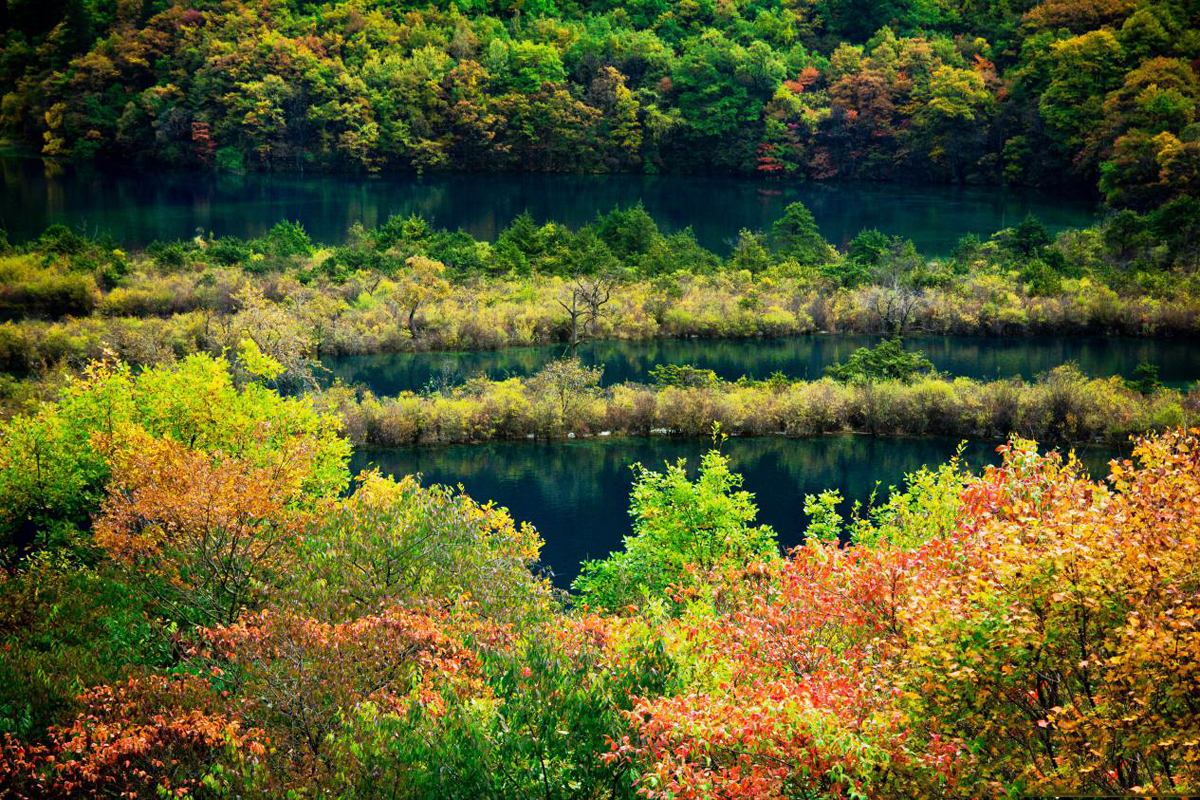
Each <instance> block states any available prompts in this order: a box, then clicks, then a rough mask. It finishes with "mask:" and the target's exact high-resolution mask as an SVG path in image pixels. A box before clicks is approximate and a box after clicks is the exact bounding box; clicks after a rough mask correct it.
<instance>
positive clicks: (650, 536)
mask: <svg viewBox="0 0 1200 800" xmlns="http://www.w3.org/2000/svg"><path fill="white" fill-rule="evenodd" d="M634 475H635V479H634V485H633V491H632V493H631V495H630V514H632V515H633V519H634V522H633V535H632V536H627V537H625V541H624V546H623V547H622V549H621V550H619V551H617V552H616V553H613V554H612V555H610V556H609V557H608V558H606V559H604V560H602V561H587V562H584V564H583V567H582V569H581V571H580V574H579V577H578V578H576V579H575V582H574V584H572V587H573V588H574V589H575V591H577V592H578V593H579V596H580V599H581V600H582V602H584V603H586V604H587V605H588V606H589V607H591V608H597V609H607V610H609V611H616V610H619V609H622V608H624V607H625V606H627V605H631V604H632V605H639V604H642V603H646V602H648V601H651V600H654V599H656V598H662V597H665V596H666V594H667V590H668V587H672V586H675V587H680V586H683V585H687V584H690V583H691V582H692V581H694V580H696V573H694V572H691V571H690V570H691V569H695V570H698V571H699V572H700V573H704V572H707V571H711V570H714V569H716V568H717V567H718V566H720V565H721V564H722V563H723V562H725V561H726V559H728V560H730V561H733V562H747V561H755V560H764V559H765V560H770V559H774V558H777V557H778V553H779V551H778V545H777V544H776V542H775V533H774V531H772V530H771V529H770V528H767V527H765V526H757V527H756V526H753V525H751V524H750V523H752V522H753V521H754V518H755V516H756V515H757V513H758V509H757V508H756V507H755V505H754V501H753V496H752V495H751V494H750V493H749V492H745V491H742V490H741V485H742V477H741V476H740V475H738V474H737V473H735V472H732V471H731V470H730V469H729V460H728V459H727V458H726V457H725V456H723V455H721V454H720V453H719V452H717V451H715V450H714V451H711V452H709V453H708V454H706V455H705V456H704V457H703V458H702V459H701V460H700V470H699V473H698V475H697V476H696V480H695V481H694V482H693V481H691V480H689V479H688V476H687V471H686V469H685V464H684V462H683V461H680V462H678V463H676V464H673V465H668V466H667V468H666V470H665V471H663V472H654V471H651V470H648V469H646V468H645V467H643V466H641V465H640V464H639V465H635V466H634Z"/></svg>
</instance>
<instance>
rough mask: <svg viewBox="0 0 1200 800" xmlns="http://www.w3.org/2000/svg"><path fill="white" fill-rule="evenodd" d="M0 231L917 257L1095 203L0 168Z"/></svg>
mask: <svg viewBox="0 0 1200 800" xmlns="http://www.w3.org/2000/svg"><path fill="white" fill-rule="evenodd" d="M0 181H2V183H0V188H2V191H0V228H4V229H6V230H7V231H8V233H9V236H10V237H11V238H12V239H13V240H14V241H22V240H24V239H27V238H29V237H31V236H36V235H37V234H38V233H40V232H41V230H42V229H43V228H45V227H46V226H47V225H50V224H53V223H64V224H66V225H70V226H71V227H74V228H84V229H86V230H87V231H88V232H91V233H94V232H100V231H106V232H108V233H111V234H112V235H113V236H114V237H115V238H116V240H117V241H118V243H120V244H121V245H122V246H124V247H140V246H144V245H146V244H147V243H149V242H151V241H153V240H155V239H162V240H169V239H190V238H191V237H192V236H194V235H195V233H196V231H197V229H199V230H202V231H205V232H209V231H211V232H213V233H214V234H216V235H217V236H227V235H232V236H241V237H255V236H260V235H262V234H263V233H265V232H266V231H267V229H269V228H270V227H271V226H272V225H274V224H275V223H276V222H279V221H280V220H281V219H289V220H295V221H299V222H300V223H302V224H303V225H304V227H305V228H306V229H307V230H308V232H309V234H310V235H311V236H312V237H313V239H314V240H315V241H318V242H322V243H330V244H338V243H341V242H342V241H344V240H345V236H346V231H347V230H348V229H349V228H350V226H351V225H352V224H354V223H356V222H360V223H362V224H363V225H366V226H367V227H373V226H376V225H378V224H380V223H381V222H383V221H384V220H386V219H387V218H388V217H389V216H390V215H392V214H401V215H405V216H407V215H409V214H414V213H416V214H421V215H423V216H424V217H426V218H427V219H428V220H430V221H431V222H432V223H433V224H434V225H436V226H438V227H444V228H448V229H450V230H455V229H458V228H461V229H463V230H465V231H467V232H468V233H470V234H472V235H473V236H475V237H477V238H479V239H485V240H489V241H492V240H495V238H496V236H497V235H498V234H499V232H500V231H501V230H502V229H503V228H505V227H506V226H507V225H508V224H509V222H511V221H512V219H513V217H515V216H517V215H518V214H520V213H521V212H522V211H526V210H528V211H529V212H530V213H531V214H532V215H533V217H534V218H535V219H536V220H538V221H539V222H544V221H547V220H555V221H558V222H562V223H564V224H566V225H568V226H571V227H573V228H574V227H578V226H580V225H583V224H586V223H588V222H590V221H591V220H593V219H595V217H596V215H597V214H598V213H600V212H606V211H609V210H610V209H612V208H613V207H614V206H617V205H620V206H630V205H633V204H635V203H638V202H641V203H643V204H644V205H645V207H646V210H647V211H648V212H649V213H650V214H651V215H652V216H653V217H654V219H655V220H656V221H657V222H658V224H659V225H660V226H661V227H662V228H663V229H664V230H666V231H678V230H682V229H683V228H685V227H688V226H691V227H692V229H693V231H694V232H695V234H696V238H697V239H698V240H699V241H700V243H701V244H702V245H704V246H705V247H708V248H710V249H712V250H714V251H717V252H720V253H727V252H728V251H729V249H730V248H729V245H730V242H732V241H734V240H736V238H737V235H738V231H739V230H741V229H742V228H747V229H749V230H765V229H767V228H769V227H770V225H771V223H772V222H774V221H775V220H776V219H778V218H779V217H780V216H782V214H783V209H784V207H786V206H787V204H788V203H792V202H795V201H801V202H803V203H804V204H805V205H807V206H808V207H809V208H810V209H812V212H813V214H814V216H815V217H816V219H817V222H818V224H819V225H820V227H821V231H822V233H824V235H825V237H826V238H827V239H829V240H830V241H831V242H833V243H834V244H837V245H841V246H844V245H845V244H846V243H847V242H849V241H850V239H851V238H853V236H854V235H855V234H856V233H858V232H859V231H860V230H862V229H864V228H878V229H880V230H882V231H884V232H886V233H889V234H893V235H899V236H905V237H908V238H910V239H912V240H913V242H914V243H915V244H916V246H917V248H918V249H919V250H920V251H921V252H923V253H926V254H928V255H944V254H947V253H949V252H950V251H951V250H952V249H953V247H954V245H955V243H956V242H957V241H958V239H959V238H960V237H961V236H963V235H964V234H967V233H974V234H977V235H979V236H982V237H986V236H988V235H990V234H992V233H994V232H995V231H997V230H999V229H1001V228H1006V227H1010V226H1012V225H1015V224H1016V223H1017V222H1020V221H1021V219H1022V218H1024V217H1025V215H1026V214H1029V213H1033V214H1035V215H1037V216H1038V217H1039V218H1040V219H1041V220H1042V221H1043V222H1045V223H1046V225H1047V226H1048V227H1049V228H1050V229H1051V230H1052V231H1057V230H1061V229H1063V228H1067V227H1079V226H1083V225H1088V224H1090V223H1091V222H1093V221H1094V220H1095V218H1096V209H1095V205H1094V204H1093V202H1092V201H1090V200H1087V199H1080V198H1071V197H1063V196H1061V195H1054V194H1046V193H1038V192H1034V191H1028V190H1014V189H1001V188H997V187H961V186H959V187H954V186H908V185H898V184H845V183H839V184H817V183H792V182H766V181H762V180H758V179H754V178H711V177H679V176H641V175H494V174H489V175H476V174H470V175H466V174H453V175H434V176H424V177H419V176H405V175H400V176H376V177H363V176H344V175H341V176H339V175H320V174H314V175H263V174H250V175H243V176H215V175H210V174H196V173H187V172H165V171H154V170H121V171H114V170H100V169H95V168H90V169H89V168H82V167H80V168H77V167H72V166H65V167H54V166H47V165H45V164H43V162H42V161H40V160H37V159H20V158H16V157H13V156H9V157H0Z"/></svg>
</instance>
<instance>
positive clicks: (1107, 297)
mask: <svg viewBox="0 0 1200 800" xmlns="http://www.w3.org/2000/svg"><path fill="white" fill-rule="evenodd" d="M1198 217H1200V201H1195V200H1191V199H1182V200H1178V201H1175V202H1172V203H1169V204H1167V205H1165V206H1163V207H1162V208H1160V209H1158V210H1156V211H1153V212H1149V213H1146V214H1142V215H1138V214H1135V213H1133V212H1123V213H1122V214H1119V215H1116V216H1114V217H1112V218H1111V219H1109V220H1106V221H1105V222H1104V223H1102V224H1100V225H1098V226H1097V227H1094V228H1089V229H1084V230H1076V231H1068V232H1064V233H1061V234H1059V235H1058V236H1057V237H1052V236H1051V235H1050V233H1049V232H1048V231H1047V230H1046V228H1045V227H1044V226H1043V225H1041V223H1039V222H1038V221H1037V220H1035V219H1026V220H1024V221H1022V222H1020V223H1019V224H1018V225H1016V226H1014V227H1013V228H1009V229H1006V230H1004V231H1000V232H998V233H997V234H995V235H994V236H993V237H991V238H990V239H989V240H987V241H981V240H979V239H978V238H976V237H974V236H965V237H963V239H962V241H961V242H960V244H959V246H958V247H957V248H956V249H955V252H954V254H953V255H952V256H950V257H946V258H926V257H924V256H922V255H921V254H919V253H918V252H917V251H916V249H915V248H914V246H913V244H912V242H911V241H908V240H905V239H902V238H899V237H893V236H888V235H886V234H884V233H881V232H879V231H875V230H866V231H863V232H862V233H860V234H859V235H858V236H856V237H855V238H854V239H853V240H852V241H851V242H850V243H849V245H848V246H847V247H846V249H845V251H844V252H843V251H839V250H838V249H836V248H834V247H832V246H831V245H830V244H829V243H828V242H826V241H825V240H824V238H823V237H822V236H821V233H820V231H819V229H818V228H817V225H816V223H815V221H814V220H813V217H812V215H811V213H809V211H808V210H807V209H806V208H805V207H804V206H803V205H801V204H799V203H795V204H792V205H791V206H789V207H788V208H787V209H786V210H785V212H784V214H783V216H782V217H781V218H780V219H779V220H777V221H776V222H775V224H774V225H773V226H772V227H771V229H770V230H769V231H767V232H765V233H756V232H751V231H743V233H742V235H741V236H740V237H739V239H738V242H737V245H736V246H735V248H734V250H733V252H732V254H731V255H729V256H728V257H726V258H722V257H719V256H717V255H716V254H714V253H712V252H710V251H708V250H706V249H704V248H703V247H701V246H700V245H699V244H698V243H697V242H696V240H695V237H694V236H692V235H691V233H690V232H688V231H683V232H680V233H673V234H665V233H663V232H662V231H660V230H659V229H658V227H657V225H656V224H655V222H654V220H653V219H652V218H651V217H650V215H649V214H647V213H646V212H645V210H644V209H642V208H640V207H634V208H628V209H615V210H613V211H611V212H609V213H607V214H602V215H600V216H599V217H597V219H596V220H595V222H594V223H593V224H590V225H587V226H584V227H583V228H581V229H579V230H570V229H568V228H567V227H566V226H563V225H559V224H556V223H547V224H545V225H540V226H539V225H537V224H536V223H535V222H534V221H533V220H532V219H531V218H530V217H529V216H528V215H522V216H519V217H518V218H517V219H515V220H514V221H513V222H512V223H511V224H510V225H509V227H508V228H506V229H505V230H504V231H502V232H501V234H500V236H499V238H498V240H497V241H496V242H495V243H490V242H481V241H477V240H475V239H474V238H472V237H471V236H469V235H468V234H466V233H463V232H461V231H457V232H451V231H445V230H437V229H435V228H433V227H432V226H431V225H429V223H428V222H426V221H425V220H423V219H421V218H420V217H415V216H414V217H408V218H397V217H393V218H391V219H389V220H387V221H386V222H384V223H383V224H381V225H380V226H379V227H377V228H373V229H366V228H363V227H361V226H356V227H355V228H354V229H353V230H352V231H351V232H350V235H349V237H348V242H347V244H345V245H343V246H339V247H319V246H318V245H316V244H314V243H313V242H312V241H311V239H310V238H309V236H308V234H307V233H306V232H305V231H304V230H303V228H301V227H300V226H298V225H296V224H293V223H287V222H284V223H280V224H278V225H276V226H275V227H274V228H272V229H271V230H270V231H269V232H268V233H267V234H265V235H264V236H262V237H259V238H257V239H253V240H242V239H236V238H232V237H222V238H213V237H198V238H197V239H196V240H194V241H190V242H170V243H159V244H156V245H154V246H152V247H149V248H147V249H146V250H145V251H143V252H138V253H127V252H125V251H124V250H122V249H121V248H120V247H119V246H118V243H117V242H116V241H114V240H112V239H104V238H88V237H84V236H81V235H79V234H77V233H75V232H73V231H71V230H69V229H67V228H66V227H64V226H61V225H59V226H53V227H52V228H50V229H48V230H46V231H45V232H44V234H43V235H42V236H41V237H39V238H38V239H37V240H35V241H33V242H29V243H26V244H22V245H18V246H9V245H7V244H6V243H5V242H4V241H3V240H2V239H0V319H6V320H7V322H5V323H3V324H2V325H0V371H3V372H5V373H8V374H10V375H11V376H13V377H14V378H23V377H26V376H30V375H33V376H44V375H46V374H48V373H52V372H54V371H56V370H58V369H62V368H65V369H67V370H68V371H74V372H77V371H78V370H79V369H80V368H82V366H83V365H85V364H87V363H88V362H89V361H91V360H94V359H97V358H101V357H102V356H104V354H105V352H106V351H111V352H112V353H114V354H116V355H117V356H118V357H119V358H121V359H122V360H123V361H125V362H127V363H129V364H131V365H134V366H147V365H151V364H158V363H165V362H170V361H172V360H176V359H178V358H180V357H182V356H185V355H187V354H188V353H193V352H210V353H220V352H222V351H233V350H236V349H238V348H239V347H240V346H241V345H242V344H243V343H244V342H246V341H253V342H254V343H255V345H256V346H257V347H259V348H260V349H261V350H263V351H264V352H266V353H267V354H268V355H270V356H271V357H273V358H274V359H275V360H277V361H278V362H279V363H280V364H282V365H283V366H284V368H285V371H286V372H292V373H294V372H296V371H297V370H299V368H300V367H302V366H303V364H304V363H305V362H306V361H311V360H312V359H316V358H321V357H325V356H336V355H339V354H365V353H386V352H407V351H433V350H482V349H496V348H502V347H511V346H519V345H532V344H549V343H563V344H564V345H566V346H570V347H572V348H575V347H578V345H579V344H581V343H582V342H585V341H588V340H594V339H602V338H618V339H649V338H654V337H682V336H698V337H730V338H732V337H747V336H792V335H798V334H806V333H813V332H818V331H828V332H832V333H868V334H886V335H896V334H900V335H903V334H907V333H916V332H924V333H931V334H947V335H953V334H986V335H1006V336H1007V335H1019V334H1027V333H1042V334H1046V333H1053V334H1063V335H1067V334H1083V333H1086V334H1124V335H1138V336H1195V335H1197V333H1200V290H1198V288H1197V283H1196V277H1195V276H1196V274H1197V270H1196V268H1197V266H1198V265H1200V239H1198V238H1197V236H1196V235H1195V230H1196V226H1195V224H1194V220H1195V219H1196V218H1198Z"/></svg>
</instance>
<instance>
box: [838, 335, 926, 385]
mask: <svg viewBox="0 0 1200 800" xmlns="http://www.w3.org/2000/svg"><path fill="white" fill-rule="evenodd" d="M932 369H933V364H932V363H930V361H929V359H928V358H926V357H925V354H924V353H921V352H910V351H908V350H905V349H904V342H903V341H902V340H901V339H899V338H895V339H885V340H884V341H882V342H880V343H879V344H877V345H875V346H874V347H860V348H858V349H857V350H855V351H854V352H853V353H851V354H850V357H849V358H847V359H846V361H845V363H843V362H840V361H839V362H838V363H836V364H832V365H830V366H828V367H826V368H825V374H827V375H829V376H830V377H831V378H833V379H834V380H838V381H841V382H842V383H852V382H858V383H861V382H871V381H881V380H896V381H901V382H903V383H907V382H909V381H911V380H912V379H913V378H915V377H916V376H917V375H919V374H921V373H923V372H928V371H930V370H932Z"/></svg>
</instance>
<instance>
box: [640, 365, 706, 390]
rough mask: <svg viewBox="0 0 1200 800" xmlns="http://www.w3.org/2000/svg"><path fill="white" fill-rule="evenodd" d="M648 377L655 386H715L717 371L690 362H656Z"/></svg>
mask: <svg viewBox="0 0 1200 800" xmlns="http://www.w3.org/2000/svg"><path fill="white" fill-rule="evenodd" d="M649 374H650V379H651V380H652V381H654V383H655V385H657V386H689V387H698V386H716V385H717V384H718V383H720V379H719V378H718V377H717V373H715V372H713V371H712V370H711V369H700V368H698V367H693V366H692V365H691V364H656V365H654V366H653V367H651V369H650V373H649Z"/></svg>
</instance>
